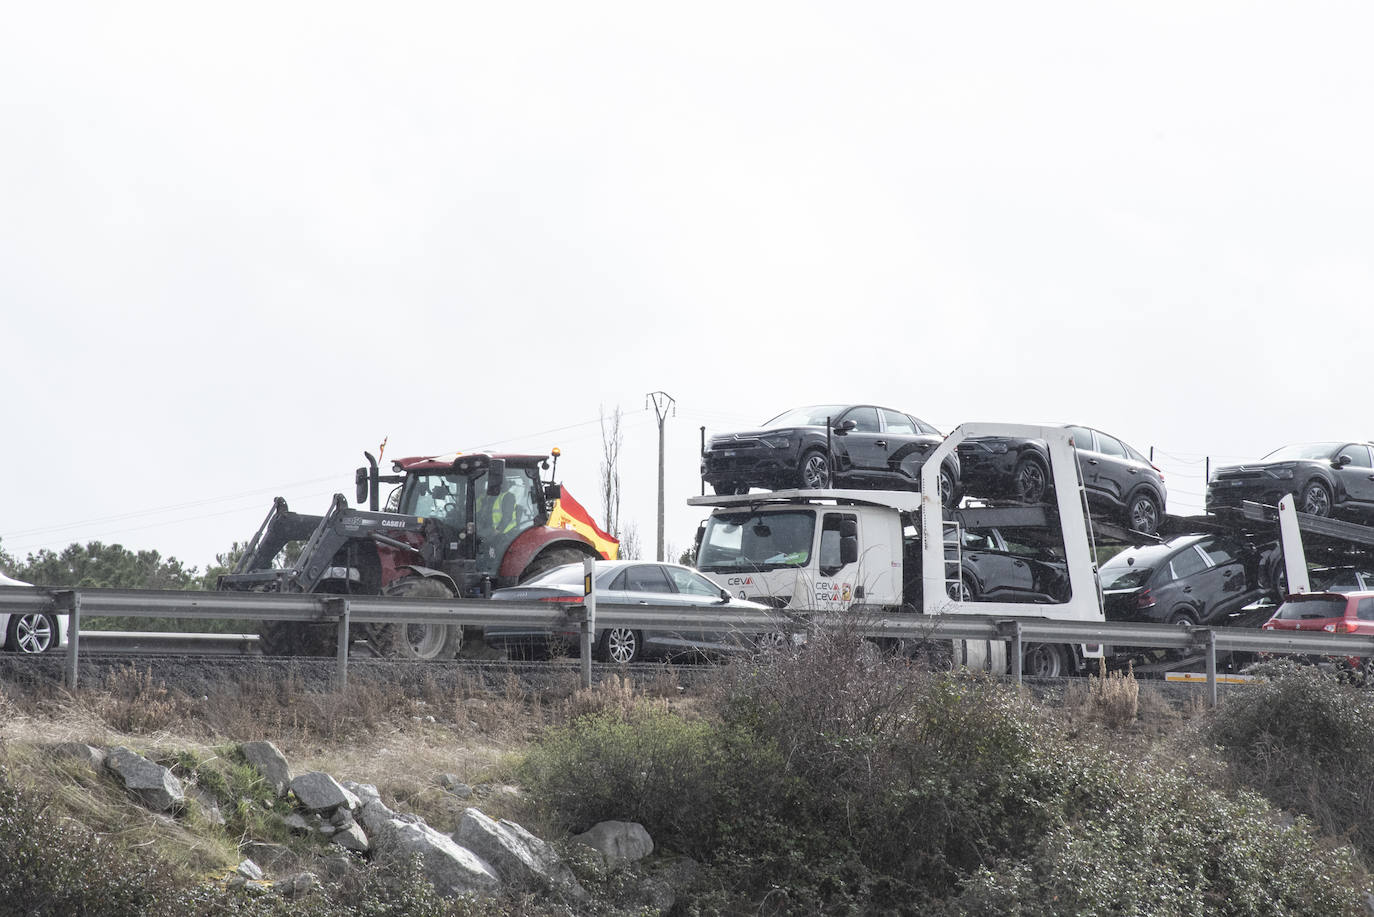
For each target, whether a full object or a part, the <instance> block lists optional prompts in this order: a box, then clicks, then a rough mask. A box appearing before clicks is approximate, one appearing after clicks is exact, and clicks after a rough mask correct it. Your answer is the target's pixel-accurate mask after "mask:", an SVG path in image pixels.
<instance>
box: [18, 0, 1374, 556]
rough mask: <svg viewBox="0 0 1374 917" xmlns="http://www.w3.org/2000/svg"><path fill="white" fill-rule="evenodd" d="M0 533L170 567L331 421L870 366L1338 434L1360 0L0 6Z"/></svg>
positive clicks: (320, 463) (1178, 453) (566, 431)
mask: <svg viewBox="0 0 1374 917" xmlns="http://www.w3.org/2000/svg"><path fill="white" fill-rule="evenodd" d="M5 20H6V24H5V28H4V29H3V30H0V342H2V343H0V353H3V357H0V382H3V392H4V395H3V403H4V405H5V407H4V421H3V422H4V429H5V431H6V432H5V436H4V448H3V449H0V547H3V548H4V549H5V550H7V551H8V552H10V553H11V554H15V555H18V556H20V557H23V556H24V555H25V554H27V553H28V552H30V551H35V550H37V549H39V548H43V547H48V548H53V549H60V548H62V547H64V546H65V545H67V544H69V543H71V542H73V541H80V542H86V541H91V540H101V541H104V542H106V543H114V542H118V543H121V544H124V545H125V546H126V547H129V548H130V549H148V548H151V549H156V550H159V551H161V552H162V553H163V554H164V555H172V556H175V557H177V558H179V559H181V560H182V561H184V562H185V563H187V564H188V565H196V566H199V567H201V568H203V567H204V566H205V565H206V564H208V563H210V562H211V561H212V560H213V558H214V555H215V554H216V553H217V552H220V551H224V550H226V549H227V548H228V547H229V546H230V544H231V543H232V542H234V541H235V540H238V541H243V540H246V539H247V538H248V537H249V536H251V535H252V533H253V531H254V530H255V529H256V528H257V526H258V524H259V523H260V522H261V520H262V517H263V516H264V515H265V514H266V511H267V508H268V505H269V503H270V501H271V498H272V496H274V495H277V494H281V495H283V496H286V497H287V499H288V500H289V501H290V503H291V506H292V508H293V509H296V510H299V511H304V512H316V513H318V512H323V511H324V509H325V508H326V506H327V504H328V499H329V495H330V494H331V493H333V492H334V491H343V492H346V493H351V491H352V469H353V468H354V467H355V466H356V465H358V464H360V463H361V453H362V451H363V450H364V449H374V450H375V447H376V446H377V444H378V443H379V442H380V441H381V439H382V438H383V437H384V436H386V437H389V438H390V444H389V445H388V447H387V455H389V456H392V457H397V456H402V455H413V454H433V453H440V452H445V451H450V450H454V449H460V450H472V449H478V448H482V447H489V448H494V449H500V450H507V451H524V450H529V451H544V450H547V449H548V448H549V447H551V446H554V445H558V446H560V447H561V448H562V449H563V453H564V456H563V460H562V461H561V463H560V466H559V470H560V477H561V479H562V480H563V481H564V482H565V483H566V484H567V485H568V487H569V489H570V490H571V491H572V492H573V493H574V494H575V495H576V496H577V497H578V498H579V499H580V500H581V501H582V502H583V503H584V504H585V505H586V506H587V507H588V508H589V509H592V510H593V511H594V512H599V509H600V498H599V495H598V488H597V467H598V465H599V463H600V460H601V454H600V431H599V428H598V424H597V418H598V416H599V413H600V410H601V408H602V406H604V407H605V408H606V410H608V411H609V410H610V409H612V408H614V407H615V406H616V405H619V406H621V407H622V408H623V409H624V410H625V411H626V420H625V426H626V442H625V445H624V450H623V455H622V475H623V478H624V498H623V499H624V507H623V512H624V516H625V518H626V520H627V521H633V522H635V523H637V525H638V528H639V532H640V535H641V538H642V540H643V542H644V544H645V545H646V548H647V553H649V554H650V555H651V554H652V551H653V547H654V531H655V521H654V512H655V503H656V492H655V488H656V473H657V466H656V450H657V435H656V422H655V420H654V416H653V413H652V411H646V410H645V403H646V398H645V396H646V394H647V393H648V392H652V391H656V390H662V391H666V392H668V393H669V394H671V395H673V396H674V397H675V398H676V399H677V413H676V416H672V417H670V418H669V420H668V424H667V447H668V449H667V452H668V459H667V462H668V466H667V468H668V470H667V507H668V514H667V540H668V541H669V543H670V544H671V545H673V546H675V547H677V548H681V547H683V546H685V545H687V544H690V541H691V538H692V535H693V533H694V531H695V528H696V523H697V521H698V519H699V517H700V515H701V514H700V513H699V512H697V511H695V510H691V509H689V508H688V507H686V506H685V504H684V502H683V501H684V500H685V498H686V497H687V496H690V495H692V494H695V493H697V492H698V491H699V489H700V482H699V479H698V477H697V446H698V440H699V432H698V430H699V428H700V427H701V426H703V425H705V426H706V427H707V428H708V430H709V431H716V432H719V431H724V430H730V429H739V428H742V427H748V426H751V425H754V424H756V423H757V422H759V421H762V420H764V419H765V418H768V417H771V416H772V415H774V414H776V413H779V412H781V411H782V410H784V409H786V408H789V407H793V406H796V405H801V404H812V403H820V402H830V401H836V402H839V401H850V400H852V401H872V402H876V403H879V404H885V405H889V406H892V407H897V408H901V409H904V410H908V411H910V412H912V413H914V414H917V415H918V416H920V417H922V418H924V419H925V420H927V421H929V422H931V423H934V424H936V425H937V426H939V427H941V428H942V429H945V430H948V429H950V428H952V427H954V426H956V425H957V424H959V423H961V422H964V421H970V420H988V421H1020V422H1036V421H1055V420H1063V421H1073V422H1078V423H1086V424H1089V425H1092V426H1097V427H1100V428H1102V429H1105V430H1107V431H1109V432H1112V433H1115V434H1116V435H1118V436H1120V437H1122V438H1123V439H1125V440H1126V441H1127V442H1129V443H1131V444H1133V445H1135V446H1136V447H1137V448H1139V449H1142V450H1146V451H1148V450H1149V448H1150V447H1151V446H1153V447H1155V449H1156V463H1157V464H1159V465H1161V467H1163V468H1164V470H1165V473H1166V478H1167V483H1168V485H1169V487H1170V507H1169V508H1170V510H1171V511H1177V512H1187V511H1195V510H1196V509H1197V508H1198V507H1199V506H1200V503H1201V495H1202V491H1203V464H1202V463H1203V460H1204V457H1205V456H1208V455H1210V456H1213V461H1214V462H1217V461H1221V462H1226V461H1236V460H1242V459H1247V458H1254V457H1257V456H1258V455H1260V454H1262V453H1264V452H1267V451H1269V450H1270V449H1272V448H1274V447H1276V446H1279V445H1281V444H1283V443H1286V442H1291V441H1301V440H1313V439H1338V438H1342V437H1351V438H1365V437H1369V436H1374V418H1371V417H1370V416H1369V411H1368V404H1369V395H1368V393H1369V391H1370V390H1371V383H1370V381H1369V380H1370V370H1369V367H1370V365H1371V362H1370V356H1371V350H1372V349H1374V308H1371V303H1372V302H1374V270H1372V269H1371V253H1372V252H1374V182H1372V181H1371V177H1372V176H1371V173H1372V172H1374V118H1371V116H1370V110H1371V99H1372V97H1374V92H1372V90H1374V55H1370V54H1369V52H1368V39H1369V36H1370V35H1371V34H1374V32H1372V31H1371V26H1374V7H1369V5H1368V4H1366V3H1361V2H1351V3H1312V2H1308V3H1302V4H1298V3H1261V2H1228V3H1221V2H1205V0H1188V2H1165V0H1151V2H1139V3H1111V2H1104V0H1091V2H1064V0H1049V2H1046V3H1038V4H1028V3H1023V2H998V3H892V4H876V3H875V4H867V5H855V4H838V3H836V4H814V3H799V2H788V3H772V4H763V3H749V4H741V3H701V2H698V3H693V4H680V5H677V6H667V5H664V4H648V3H638V2H626V3H622V4H615V3H596V2H581V3H524V4H491V3H482V4H477V3H468V2H455V3H423V4H421V3H417V4H397V5H391V6H387V5H379V4H375V3H369V4H356V3H338V2H332V3H314V4H304V3H296V4H289V3H288V4H281V3H270V4H268V3H261V4H258V3H240V4H233V5H230V6H220V7H217V8H210V7H207V6H205V5H202V4H185V3H165V4H149V3H121V4H102V3H92V4H89V5H80V4H66V3H53V4H19V5H11V8H10V9H9V10H7V12H6V15H5Z"/></svg>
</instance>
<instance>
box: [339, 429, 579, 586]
mask: <svg viewBox="0 0 1374 917" xmlns="http://www.w3.org/2000/svg"><path fill="white" fill-rule="evenodd" d="M368 459H369V464H370V466H371V467H370V468H359V469H358V476H357V483H358V495H357V496H358V502H359V503H362V502H364V500H367V501H369V502H373V503H374V504H375V502H376V501H377V490H376V488H377V486H378V485H380V484H381V483H396V484H399V486H398V487H396V488H395V489H394V490H393V491H392V492H391V494H390V496H389V497H388V499H387V505H386V511H387V512H391V513H397V514H399V515H402V516H412V517H418V518H421V519H432V520H433V521H435V522H438V523H439V524H440V525H441V526H442V527H443V530H444V536H445V538H444V540H445V541H446V542H447V545H446V547H447V550H446V551H445V552H444V554H445V555H446V556H448V557H449V558H451V559H454V560H457V559H464V560H469V561H473V562H475V569H476V573H477V574H479V575H487V576H495V575H496V574H497V572H498V569H499V567H500V565H501V561H502V558H503V557H504V556H505V554H506V549H507V548H509V547H510V545H511V543H512V542H513V541H514V540H515V539H516V537H517V536H519V535H520V533H522V532H524V531H526V530H527V529H530V528H532V527H535V526H542V525H545V524H546V523H547V522H548V517H549V503H550V501H551V499H553V498H556V497H557V490H558V488H557V485H552V484H549V485H545V484H544V483H543V482H542V481H541V479H540V468H541V467H542V466H544V465H545V463H546V462H547V457H546V456H542V455H501V456H495V455H490V454H487V453H471V454H456V453H455V454H450V455H443V456H433V457H416V458H403V459H397V460H396V461H394V462H393V463H392V470H393V471H394V472H395V474H392V475H385V476H383V475H379V474H377V471H376V464H375V462H373V461H372V457H371V456H370V455H369V456H368Z"/></svg>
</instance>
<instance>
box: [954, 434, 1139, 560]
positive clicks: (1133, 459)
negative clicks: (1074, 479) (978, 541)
mask: <svg viewBox="0 0 1374 917" xmlns="http://www.w3.org/2000/svg"><path fill="white" fill-rule="evenodd" d="M1064 429H1066V430H1068V431H1069V432H1070V433H1071V434H1072V435H1073V446H1074V449H1075V450H1076V451H1077V452H1078V465H1079V468H1080V469H1081V470H1082V473H1083V487H1084V489H1085V490H1086V491H1087V494H1088V503H1089V504H1090V506H1091V508H1092V509H1094V510H1096V511H1098V512H1101V513H1104V514H1105V515H1107V516H1109V517H1112V518H1118V519H1120V520H1121V521H1122V522H1123V523H1125V525H1126V527H1127V528H1130V529H1134V530H1135V531H1137V532H1144V533H1145V534H1147V535H1153V534H1155V532H1157V531H1158V530H1159V524H1160V522H1161V521H1162V519H1163V517H1164V501H1165V490H1164V475H1163V474H1161V473H1160V470H1159V469H1158V468H1156V467H1155V466H1154V465H1153V464H1151V463H1150V460H1149V459H1147V458H1146V457H1145V456H1144V455H1142V454H1141V453H1140V452H1139V451H1138V450H1136V449H1133V448H1131V447H1130V446H1128V445H1127V444H1126V443H1123V442H1122V441H1121V440H1119V439H1117V438H1116V437H1115V436H1109V435H1108V434H1106V433H1103V432H1102V431H1101V430H1094V429H1092V428H1091V427H1079V426H1071V425H1067V424H1066V425H1065V426H1064ZM959 466H960V469H961V483H962V485H963V489H964V496H968V497H991V498H998V497H1008V498H1011V499H1014V500H1019V501H1021V502H1024V503H1040V502H1041V501H1044V500H1048V499H1049V497H1050V493H1051V491H1052V489H1053V483H1052V481H1053V479H1052V478H1051V477H1050V459H1049V448H1048V447H1047V446H1046V444H1045V441H1044V440H1042V439H1018V438H1012V437H1006V436H979V437H974V438H973V439H969V440H966V441H964V442H962V443H960V444H959Z"/></svg>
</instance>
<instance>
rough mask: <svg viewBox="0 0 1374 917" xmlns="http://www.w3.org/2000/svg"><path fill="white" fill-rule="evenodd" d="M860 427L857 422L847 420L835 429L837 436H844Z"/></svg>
mask: <svg viewBox="0 0 1374 917" xmlns="http://www.w3.org/2000/svg"><path fill="white" fill-rule="evenodd" d="M858 425H859V424H858V423H857V422H856V421H853V420H846V421H844V422H843V423H841V424H839V425H837V426H836V427H835V435H836V436H844V435H845V434H846V433H848V432H849V431H850V430H852V429H854V428H855V427H857V426H858Z"/></svg>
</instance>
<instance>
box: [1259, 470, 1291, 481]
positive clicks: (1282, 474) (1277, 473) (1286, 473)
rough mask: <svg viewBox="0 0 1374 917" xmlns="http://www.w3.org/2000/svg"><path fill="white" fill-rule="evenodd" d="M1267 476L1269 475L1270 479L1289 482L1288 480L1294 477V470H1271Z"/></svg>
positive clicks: (1267, 472)
mask: <svg viewBox="0 0 1374 917" xmlns="http://www.w3.org/2000/svg"><path fill="white" fill-rule="evenodd" d="M1265 474H1267V475H1269V476H1270V477H1273V478H1279V479H1280V480H1287V479H1289V478H1291V477H1293V469H1292V468H1270V469H1269V470H1268V471H1266V472H1265Z"/></svg>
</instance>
